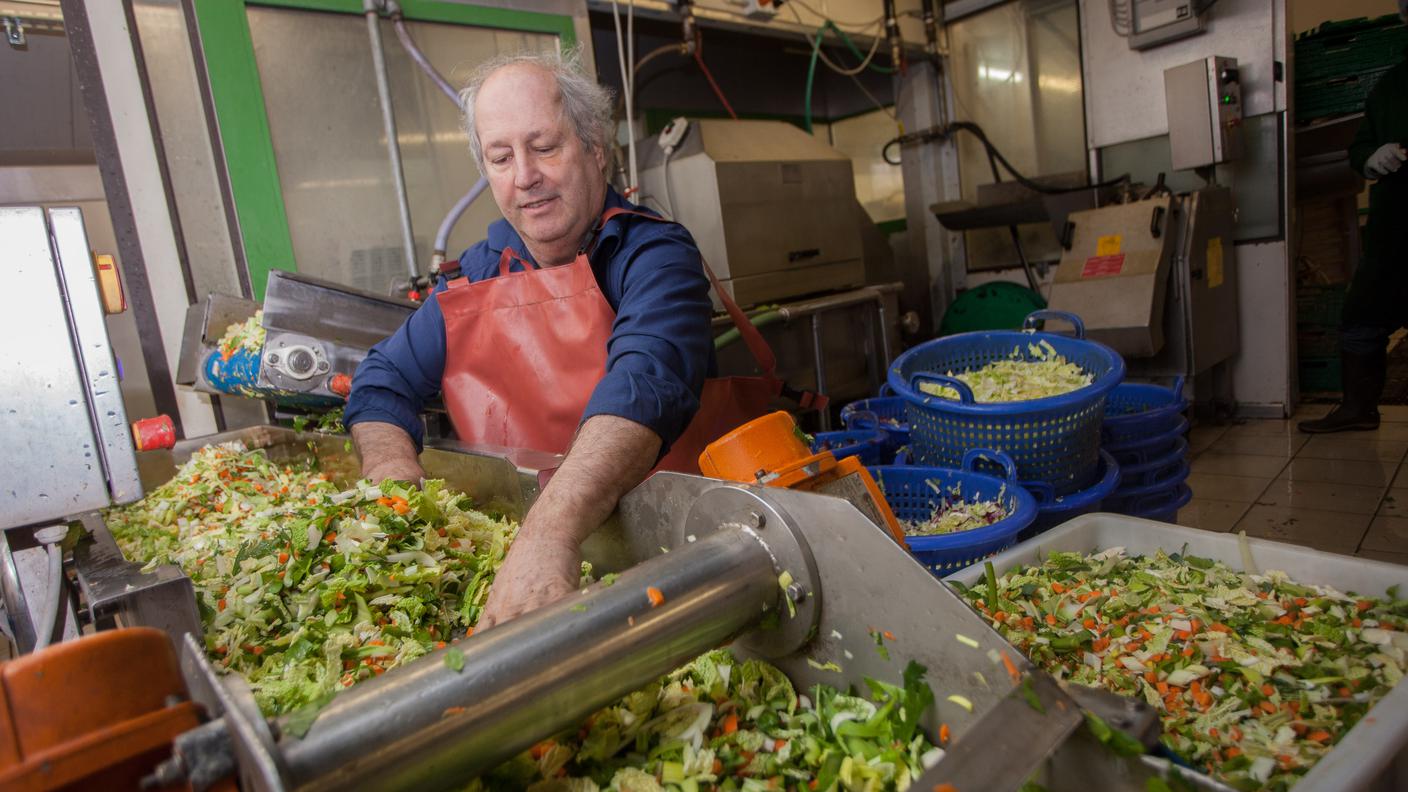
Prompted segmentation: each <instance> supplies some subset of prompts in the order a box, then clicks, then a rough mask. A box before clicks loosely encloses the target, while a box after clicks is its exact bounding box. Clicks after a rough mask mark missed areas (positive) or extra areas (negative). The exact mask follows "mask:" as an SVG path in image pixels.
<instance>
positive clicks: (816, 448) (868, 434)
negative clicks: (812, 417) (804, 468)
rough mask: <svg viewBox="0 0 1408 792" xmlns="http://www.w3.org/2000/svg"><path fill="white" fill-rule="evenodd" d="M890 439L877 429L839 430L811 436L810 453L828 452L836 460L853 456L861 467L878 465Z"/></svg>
mask: <svg viewBox="0 0 1408 792" xmlns="http://www.w3.org/2000/svg"><path fill="white" fill-rule="evenodd" d="M889 441H890V438H889V437H888V436H887V435H886V434H885V433H884V432H882V431H880V430H879V429H841V430H839V431H835V432H817V433H816V434H814V435H812V453H813V454H818V453H821V452H822V451H830V452H831V455H832V456H834V457H836V458H837V459H844V458H846V457H849V456H853V457H855V458H857V459H859V460H860V462H861V464H862V465H878V464H880V463H881V461H882V460H881V457H882V456H884V453H885V448H886V446H887V445H888V444H889Z"/></svg>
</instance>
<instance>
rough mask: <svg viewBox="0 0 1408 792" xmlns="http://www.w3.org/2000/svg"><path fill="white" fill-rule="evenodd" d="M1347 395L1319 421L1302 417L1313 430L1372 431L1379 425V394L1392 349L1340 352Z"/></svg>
mask: <svg viewBox="0 0 1408 792" xmlns="http://www.w3.org/2000/svg"><path fill="white" fill-rule="evenodd" d="M1340 367H1341V376H1340V378H1341V380H1342V381H1343V389H1344V396H1343V398H1342V399H1341V401H1340V404H1339V406H1338V407H1336V408H1335V409H1333V410H1331V411H1330V414H1329V415H1326V416H1325V417H1324V418H1321V419H1319V420H1316V421H1301V422H1300V430H1301V431H1302V432H1309V433H1311V434H1328V433H1330V432H1369V431H1373V430H1375V429H1378V428H1379V397H1380V396H1382V395H1383V392H1384V380H1386V379H1387V378H1388V350H1386V349H1381V350H1378V351H1376V352H1372V353H1369V354H1354V353H1350V352H1345V351H1343V350H1341V352H1340Z"/></svg>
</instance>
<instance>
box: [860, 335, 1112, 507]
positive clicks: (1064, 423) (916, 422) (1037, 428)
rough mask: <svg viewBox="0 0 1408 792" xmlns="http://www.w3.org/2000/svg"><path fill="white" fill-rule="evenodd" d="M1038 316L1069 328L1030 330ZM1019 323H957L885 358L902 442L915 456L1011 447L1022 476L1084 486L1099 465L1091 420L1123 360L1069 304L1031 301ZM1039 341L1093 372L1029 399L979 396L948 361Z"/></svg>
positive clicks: (1009, 353)
mask: <svg viewBox="0 0 1408 792" xmlns="http://www.w3.org/2000/svg"><path fill="white" fill-rule="evenodd" d="M1042 319H1064V320H1066V321H1068V322H1070V323H1071V325H1072V326H1073V327H1074V328H1075V338H1069V337H1067V336H1062V335H1056V334H1054V333H1046V332H1035V331H1034V330H1033V329H1031V328H1033V327H1034V326H1035V323H1036V322H1037V321H1039V320H1042ZM1025 326H1026V327H1027V328H1028V330H1025V331H1022V332H1016V331H991V332H977V333H963V334H961V335H955V336H949V337H947V338H939V339H935V340H933V341H927V342H925V343H923V344H920V345H918V346H916V347H914V348H912V349H910V350H909V351H907V352H905V353H904V354H902V355H900V356H899V358H897V359H896V360H895V362H894V364H893V365H891V367H890V373H889V376H888V382H889V385H890V387H891V388H892V389H893V390H894V391H895V393H897V394H899V396H900V397H901V398H903V399H904V400H905V402H906V406H907V408H908V412H909V424H910V446H911V448H912V449H913V455H914V459H915V461H916V462H917V463H918V464H921V465H928V466H934V467H954V466H956V465H958V464H959V462H960V461H961V460H962V459H963V454H964V452H965V451H967V450H968V449H970V448H979V447H981V448H992V449H995V450H997V451H1002V452H1005V453H1006V454H1008V455H1009V456H1011V457H1012V459H1013V460H1014V461H1015V462H1016V463H1017V471H1018V473H1019V475H1020V476H1021V479H1022V481H1024V482H1026V481H1035V482H1042V483H1046V484H1049V485H1050V486H1051V487H1052V488H1053V489H1055V491H1056V494H1058V495H1062V494H1066V493H1071V492H1074V491H1076V490H1080V489H1082V488H1084V487H1088V486H1089V485H1090V483H1091V482H1092V481H1094V480H1095V479H1096V477H1097V475H1098V473H1097V469H1098V468H1099V466H1100V426H1101V423H1102V422H1103V421H1104V418H1105V397H1106V395H1107V394H1108V393H1109V392H1110V391H1111V390H1112V389H1113V388H1114V387H1115V386H1116V385H1118V384H1119V383H1120V380H1122V379H1123V378H1124V361H1123V360H1122V359H1121V358H1120V356H1119V355H1118V354H1116V353H1115V351H1114V350H1112V349H1110V348H1109V347H1107V346H1105V345H1103V344H1099V343H1096V342H1094V341H1088V340H1086V339H1085V325H1084V324H1083V323H1082V322H1081V321H1080V319H1079V318H1078V317H1076V316H1075V315H1073V314H1067V313H1062V312H1060V311H1037V312H1035V313H1033V314H1031V315H1029V316H1028V317H1027V319H1026V323H1025ZM1040 342H1046V343H1047V344H1050V346H1051V347H1052V348H1053V349H1054V350H1055V351H1056V353H1057V354H1059V355H1061V356H1062V357H1064V358H1065V359H1066V360H1069V361H1070V362H1072V363H1074V364H1076V365H1077V366H1080V367H1081V368H1082V369H1083V370H1084V371H1086V372H1087V373H1089V374H1090V375H1092V377H1093V378H1094V379H1093V381H1092V382H1091V384H1090V385H1087V386H1085V387H1083V388H1080V389H1078V390H1076V391H1073V392H1071V393H1065V394H1061V395H1059V396H1050V397H1047V398H1044V399H1032V400H1030V401H1020V402H1004V403H994V404H979V403H977V402H975V401H974V399H973V392H972V390H970V389H969V388H968V386H967V385H965V384H963V383H962V382H960V381H958V380H957V379H955V378H953V377H950V376H947V374H946V373H945V372H949V371H973V370H976V369H979V368H982V367H983V366H985V365H987V364H989V363H992V362H995V361H999V360H1009V359H1012V358H1013V356H1014V353H1015V354H1016V356H1017V357H1019V358H1026V359H1035V356H1034V355H1033V354H1032V353H1031V351H1030V347H1031V346H1033V345H1035V344H1038V343H1040ZM921 382H932V383H936V384H940V385H945V386H948V387H950V388H952V389H953V390H955V391H957V392H958V394H959V398H958V400H952V399H945V398H942V397H939V396H933V395H930V394H928V393H924V392H923V391H921V390H920V389H919V385H920V383H921Z"/></svg>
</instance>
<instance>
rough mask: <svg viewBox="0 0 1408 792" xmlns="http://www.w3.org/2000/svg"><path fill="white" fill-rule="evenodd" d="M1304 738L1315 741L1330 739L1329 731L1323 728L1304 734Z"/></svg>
mask: <svg viewBox="0 0 1408 792" xmlns="http://www.w3.org/2000/svg"><path fill="white" fill-rule="evenodd" d="M1305 738H1306V739H1307V740H1314V741H1315V742H1321V743H1322V742H1328V741H1329V739H1330V733H1329V732H1327V731H1325V730H1324V729H1318V730H1316V731H1313V732H1311V733H1310V734H1307V735H1305Z"/></svg>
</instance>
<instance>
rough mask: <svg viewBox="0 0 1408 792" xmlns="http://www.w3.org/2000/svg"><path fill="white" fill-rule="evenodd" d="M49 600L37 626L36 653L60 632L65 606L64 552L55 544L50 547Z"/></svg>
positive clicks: (45, 603)
mask: <svg viewBox="0 0 1408 792" xmlns="http://www.w3.org/2000/svg"><path fill="white" fill-rule="evenodd" d="M47 578H48V581H49V591H48V594H49V598H48V599H46V600H45V601H44V612H43V613H41V614H40V616H39V623H38V624H36V625H35V630H34V632H35V636H34V651H36V652H37V651H39V650H40V649H43V648H44V647H46V646H48V645H49V643H50V641H52V640H53V637H54V633H55V632H57V631H58V628H59V625H58V621H59V606H60V605H61V604H63V601H64V599H65V597H64V551H63V548H62V547H60V546H59V545H58V543H57V542H56V543H54V544H51V545H49V574H48V576H47Z"/></svg>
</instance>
